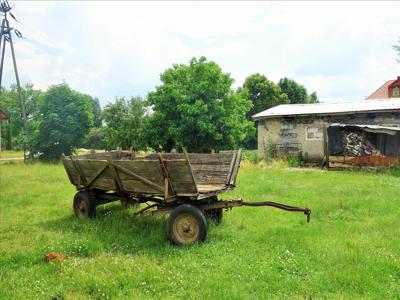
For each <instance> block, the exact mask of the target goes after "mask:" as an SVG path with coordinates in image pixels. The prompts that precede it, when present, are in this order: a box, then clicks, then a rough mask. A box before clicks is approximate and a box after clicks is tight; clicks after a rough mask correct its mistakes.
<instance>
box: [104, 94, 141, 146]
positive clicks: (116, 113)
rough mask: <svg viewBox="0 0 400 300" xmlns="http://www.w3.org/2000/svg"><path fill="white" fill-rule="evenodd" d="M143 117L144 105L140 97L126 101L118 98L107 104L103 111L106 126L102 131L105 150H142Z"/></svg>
mask: <svg viewBox="0 0 400 300" xmlns="http://www.w3.org/2000/svg"><path fill="white" fill-rule="evenodd" d="M144 115H145V105H144V101H143V99H142V98H140V97H133V98H131V99H130V100H128V101H127V100H125V99H124V98H120V99H116V100H115V102H114V103H110V104H108V105H107V106H106V107H105V108H104V111H103V118H104V121H105V124H106V126H105V128H103V130H102V131H103V137H102V138H103V139H104V142H105V145H106V148H108V149H116V148H122V149H129V148H131V147H132V148H133V149H134V150H141V149H144V148H145V142H144V138H143V130H142V127H143V118H144Z"/></svg>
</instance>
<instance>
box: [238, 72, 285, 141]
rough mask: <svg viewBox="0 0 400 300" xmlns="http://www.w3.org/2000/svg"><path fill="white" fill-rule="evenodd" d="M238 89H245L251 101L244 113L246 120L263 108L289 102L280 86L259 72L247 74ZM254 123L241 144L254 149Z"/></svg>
mask: <svg viewBox="0 0 400 300" xmlns="http://www.w3.org/2000/svg"><path fill="white" fill-rule="evenodd" d="M239 90H247V92H248V98H249V99H250V101H251V102H252V103H253V107H252V108H251V110H250V111H249V112H248V113H247V114H246V118H247V119H248V120H251V117H252V116H253V115H255V114H257V113H259V112H261V111H263V110H266V109H269V108H271V107H274V106H276V105H279V104H285V103H289V100H288V97H287V95H286V94H284V93H282V91H281V89H280V87H279V86H278V85H277V84H276V83H274V82H272V81H270V80H268V78H267V77H266V76H264V75H262V74H259V73H256V74H252V75H250V76H248V77H247V78H246V79H245V81H244V84H243V86H242V87H241V88H239ZM254 125H255V124H254V123H253V128H254V129H253V130H252V131H249V132H248V134H247V135H246V139H245V141H244V142H243V146H244V147H246V148H247V149H255V148H256V147H257V132H256V127H255V126H254Z"/></svg>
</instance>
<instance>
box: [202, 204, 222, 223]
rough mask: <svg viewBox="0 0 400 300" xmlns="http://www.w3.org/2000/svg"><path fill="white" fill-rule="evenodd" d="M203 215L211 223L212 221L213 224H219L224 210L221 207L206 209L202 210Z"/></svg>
mask: <svg viewBox="0 0 400 300" xmlns="http://www.w3.org/2000/svg"><path fill="white" fill-rule="evenodd" d="M204 215H205V216H206V218H207V219H208V220H210V221H211V222H212V223H214V224H215V225H219V224H221V222H222V217H223V215H224V211H223V209H222V208H213V209H206V210H204Z"/></svg>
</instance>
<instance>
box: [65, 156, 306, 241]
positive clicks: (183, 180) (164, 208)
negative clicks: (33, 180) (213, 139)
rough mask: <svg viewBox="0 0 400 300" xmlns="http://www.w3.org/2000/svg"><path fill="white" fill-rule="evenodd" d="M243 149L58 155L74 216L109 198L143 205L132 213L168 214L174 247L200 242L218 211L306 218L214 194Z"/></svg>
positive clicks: (233, 172)
mask: <svg viewBox="0 0 400 300" xmlns="http://www.w3.org/2000/svg"><path fill="white" fill-rule="evenodd" d="M241 154H242V150H241V149H239V150H237V151H229V152H221V153H211V154H203V153H187V151H186V150H185V149H183V153H155V154H151V155H148V156H146V157H136V156H135V154H134V152H128V151H110V152H103V153H95V154H85V155H76V156H63V158H62V162H63V165H64V168H65V170H66V172H67V175H68V178H69V180H70V182H71V183H72V184H73V185H75V186H76V188H77V193H76V194H75V196H74V200H73V208H74V212H75V215H76V216H77V217H79V218H84V217H89V218H90V217H94V216H95V215H96V207H97V206H99V205H102V204H105V203H109V202H113V201H117V200H119V201H121V203H122V204H123V205H124V206H135V205H138V204H140V203H146V204H147V206H146V207H144V208H142V209H140V210H138V211H137V212H136V214H138V215H144V216H155V215H161V214H167V213H169V214H170V215H169V219H168V223H167V235H168V239H169V240H170V241H171V242H172V243H173V244H177V245H181V244H191V243H193V242H197V241H204V240H205V238H206V236H207V219H210V220H211V221H213V222H215V223H216V224H219V223H220V222H221V220H222V216H223V210H226V209H232V208H233V207H239V206H272V207H276V208H279V209H283V210H287V211H300V212H303V213H304V214H305V215H307V221H309V220H310V214H311V210H310V209H309V208H301V207H294V206H289V205H285V204H280V203H276V202H270V201H265V202H245V201H243V200H242V199H237V200H221V199H218V195H219V194H221V193H223V192H226V191H229V190H232V189H233V188H235V183H236V176H237V173H238V170H239V167H240V161H241Z"/></svg>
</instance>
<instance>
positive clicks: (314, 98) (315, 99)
mask: <svg viewBox="0 0 400 300" xmlns="http://www.w3.org/2000/svg"><path fill="white" fill-rule="evenodd" d="M318 102H319V100H318V97H317V93H316V92H312V93H311V94H310V95H308V100H307V103H318Z"/></svg>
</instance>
